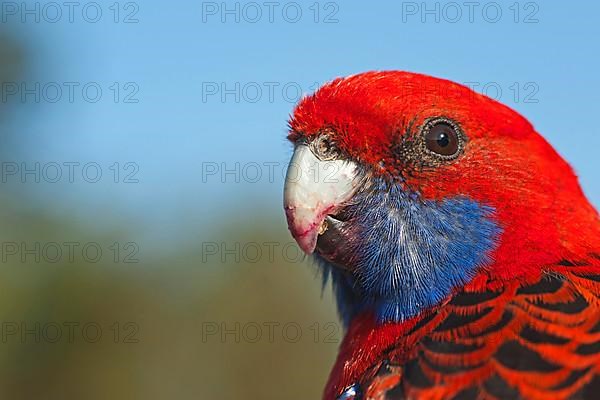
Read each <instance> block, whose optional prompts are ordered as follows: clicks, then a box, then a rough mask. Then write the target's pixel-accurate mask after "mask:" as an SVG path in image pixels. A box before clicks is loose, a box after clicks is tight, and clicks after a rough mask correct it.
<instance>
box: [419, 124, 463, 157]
mask: <svg viewBox="0 0 600 400" xmlns="http://www.w3.org/2000/svg"><path fill="white" fill-rule="evenodd" d="M461 140H462V138H461V135H460V131H459V129H458V127H457V126H456V125H454V124H452V123H450V122H449V121H446V120H434V121H430V122H429V123H428V124H427V125H426V126H425V146H426V147H427V149H428V150H429V151H431V152H433V153H435V154H437V155H440V156H442V157H443V158H446V159H451V158H454V157H456V156H458V153H459V152H460V150H461V144H462V143H461Z"/></svg>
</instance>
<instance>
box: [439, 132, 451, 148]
mask: <svg viewBox="0 0 600 400" xmlns="http://www.w3.org/2000/svg"><path fill="white" fill-rule="evenodd" d="M437 143H438V146H440V147H447V146H448V145H449V144H450V139H449V138H448V135H447V134H446V133H445V132H442V133H441V134H440V137H439V139H438V140H437Z"/></svg>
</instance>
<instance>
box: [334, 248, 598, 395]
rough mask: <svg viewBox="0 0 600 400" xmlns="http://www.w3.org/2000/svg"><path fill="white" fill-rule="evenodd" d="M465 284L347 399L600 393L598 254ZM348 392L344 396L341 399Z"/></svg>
mask: <svg viewBox="0 0 600 400" xmlns="http://www.w3.org/2000/svg"><path fill="white" fill-rule="evenodd" d="M594 257H596V260H597V261H598V263H597V264H596V262H595V261H593V262H592V263H588V264H587V265H584V264H583V263H574V262H568V261H562V262H559V263H557V265H556V266H554V267H553V268H551V269H549V270H548V271H546V272H545V273H543V274H541V275H540V276H539V278H536V279H535V280H532V281H530V282H528V283H525V284H524V283H522V282H521V283H517V282H513V283H510V284H503V285H500V286H498V287H496V288H494V289H493V290H491V289H489V287H488V288H487V289H486V290H462V291H460V292H457V293H456V294H455V295H454V296H453V297H451V298H450V299H449V300H448V301H447V302H446V303H445V304H443V305H442V306H440V307H439V308H437V309H435V310H432V311H431V312H429V313H427V314H426V315H423V316H422V317H420V318H419V319H418V320H417V321H416V322H415V323H414V324H413V325H412V327H411V328H410V329H409V330H408V331H406V332H405V335H403V337H402V339H401V340H398V341H397V342H395V343H393V344H391V345H388V346H387V347H386V348H385V349H384V350H383V351H381V352H380V354H379V356H378V357H377V358H376V360H375V361H374V362H372V363H371V365H370V366H369V368H365V370H364V373H363V374H362V376H361V377H360V379H358V380H357V382H356V384H355V385H353V386H350V387H349V388H348V390H350V391H351V392H356V393H357V395H356V396H355V397H347V398H349V399H351V398H355V399H379V400H384V399H387V400H393V399H409V398H418V399H471V398H472V399H476V398H489V399H505V398H511V399H519V398H523V399H530V398H531V399H538V398H540V399H541V398H543V399H546V398H552V399H572V398H573V399H588V398H593V397H594V396H596V395H597V393H598V392H600V268H599V266H600V255H598V254H595V255H594ZM344 398H345V397H343V396H342V397H340V399H344Z"/></svg>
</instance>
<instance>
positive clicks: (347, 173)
mask: <svg viewBox="0 0 600 400" xmlns="http://www.w3.org/2000/svg"><path fill="white" fill-rule="evenodd" d="M357 176H358V168H357V164H356V163H355V162H353V161H346V160H330V161H324V160H320V159H319V158H318V157H317V156H316V155H315V154H314V153H313V152H312V150H311V149H310V148H309V146H308V145H306V144H299V145H297V146H296V148H295V150H294V155H293V156H292V160H291V161H290V165H289V167H288V170H287V175H286V178H285V188H284V194H283V205H284V208H285V214H286V217H287V221H288V227H289V229H290V232H291V233H292V236H293V237H294V239H296V242H298V245H299V246H300V248H301V249H302V250H303V251H304V252H305V253H307V254H310V253H312V252H313V251H314V250H315V247H316V245H317V238H318V236H319V234H322V233H323V232H324V231H325V230H326V229H327V226H326V222H325V218H326V217H327V215H328V214H334V213H335V211H336V210H337V209H339V207H340V205H342V204H343V203H344V202H346V201H348V200H349V199H350V198H351V197H352V195H353V194H354V192H355V191H356V189H357V187H358V185H359V183H358V180H359V179H357Z"/></svg>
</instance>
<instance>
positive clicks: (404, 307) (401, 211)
mask: <svg viewBox="0 0 600 400" xmlns="http://www.w3.org/2000/svg"><path fill="white" fill-rule="evenodd" d="M343 213H344V215H345V217H346V221H345V222H343V224H342V226H343V227H342V229H341V234H342V235H343V238H344V240H343V247H344V249H343V253H344V254H345V255H346V256H345V263H346V264H347V265H343V268H340V267H339V266H334V265H333V264H332V263H331V262H330V261H328V260H327V259H326V258H325V257H324V256H320V255H318V254H317V256H316V258H317V260H318V261H319V263H320V264H321V265H322V267H323V270H324V279H325V282H326V281H327V279H329V278H331V279H332V282H333V287H334V291H335V294H336V298H337V303H338V309H339V312H340V315H341V317H342V319H343V321H344V323H345V324H346V325H348V323H349V322H350V320H351V319H352V318H353V317H354V316H355V315H356V314H357V313H359V312H361V311H366V310H371V311H373V312H374V313H375V314H376V316H377V318H378V320H379V321H381V322H387V321H395V322H399V321H403V320H406V319H408V318H411V317H414V316H416V315H418V314H419V313H420V312H422V311H424V310H426V309H428V308H430V307H434V306H435V305H436V304H438V303H439V302H440V301H442V300H443V299H445V298H446V297H447V296H448V295H449V294H450V293H451V292H452V290H453V289H454V288H457V287H460V286H463V285H464V284H466V283H467V282H468V281H470V280H471V279H472V278H473V276H474V275H475V273H476V272H477V270H478V268H479V267H481V266H484V265H486V264H488V263H489V261H490V260H489V258H488V256H489V254H490V252H491V250H492V249H493V248H494V246H495V243H496V241H497V239H498V236H499V234H500V232H501V229H500V227H499V226H498V224H497V223H496V222H495V221H494V219H493V213H494V209H493V208H491V207H488V206H485V205H482V204H479V203H478V202H476V201H473V200H471V199H469V198H466V197H456V198H450V199H445V200H442V201H432V200H422V199H420V197H419V196H418V195H416V194H414V193H410V192H407V191H405V190H404V189H402V188H401V187H400V185H399V184H397V183H388V182H386V181H385V180H383V179H382V178H373V179H371V180H370V182H369V184H368V186H367V187H366V188H364V189H363V190H361V191H360V192H358V193H357V194H356V195H355V197H354V199H353V200H352V204H349V205H348V206H347V207H346V208H345V209H344V211H343Z"/></svg>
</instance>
